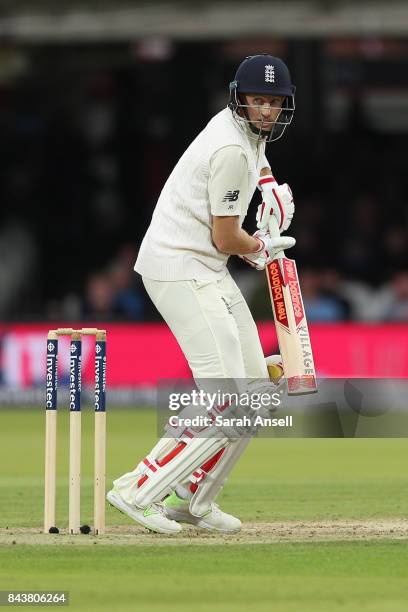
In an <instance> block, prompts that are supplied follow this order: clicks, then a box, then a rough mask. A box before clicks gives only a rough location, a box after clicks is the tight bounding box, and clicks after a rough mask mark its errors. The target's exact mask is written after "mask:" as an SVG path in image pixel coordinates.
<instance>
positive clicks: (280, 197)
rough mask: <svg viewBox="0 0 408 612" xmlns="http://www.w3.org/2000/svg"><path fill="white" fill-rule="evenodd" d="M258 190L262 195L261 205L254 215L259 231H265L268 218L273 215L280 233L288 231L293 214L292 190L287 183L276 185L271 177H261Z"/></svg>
mask: <svg viewBox="0 0 408 612" xmlns="http://www.w3.org/2000/svg"><path fill="white" fill-rule="evenodd" d="M258 188H259V189H260V191H261V193H262V204H260V205H259V206H258V212H257V214H256V220H257V226H258V228H259V229H267V228H268V223H269V217H270V216H271V215H274V216H275V218H276V220H277V222H278V225H279V230H280V232H284V231H286V230H287V229H288V227H289V225H290V224H291V222H292V219H293V215H294V213H295V204H294V202H293V195H292V190H291V188H290V187H289V185H288V184H287V183H284V184H283V185H278V183H277V182H276V181H275V179H274V178H273V176H272V175H268V176H261V178H260V179H259V181H258Z"/></svg>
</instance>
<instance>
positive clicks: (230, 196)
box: [223, 189, 239, 202]
mask: <svg viewBox="0 0 408 612" xmlns="http://www.w3.org/2000/svg"><path fill="white" fill-rule="evenodd" d="M238 196H239V189H237V190H236V191H227V193H226V194H225V196H224V199H223V202H236V201H237V200H238Z"/></svg>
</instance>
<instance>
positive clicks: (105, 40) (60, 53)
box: [0, 1, 408, 321]
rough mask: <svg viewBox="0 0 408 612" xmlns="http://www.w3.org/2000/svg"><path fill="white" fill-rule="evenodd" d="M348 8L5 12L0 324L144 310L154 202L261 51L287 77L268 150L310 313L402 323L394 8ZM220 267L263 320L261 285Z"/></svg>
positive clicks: (402, 71)
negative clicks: (282, 125)
mask: <svg viewBox="0 0 408 612" xmlns="http://www.w3.org/2000/svg"><path fill="white" fill-rule="evenodd" d="M354 4H358V6H354V7H353V5H352V4H350V3H344V2H313V3H308V2H304V3H302V2H297V3H292V2H287V3H286V4H284V5H282V4H281V3H274V2H269V3H265V2H259V3H258V2H253V3H251V4H246V3H243V2H234V3H228V2H225V3H217V4H211V3H210V4H206V5H205V6H204V5H201V4H200V3H198V4H194V5H193V6H191V4H189V3H185V2H179V3H177V2H176V3H166V2H162V3H160V6H155V3H150V4H149V5H144V4H140V3H138V2H135V3H132V5H127V6H125V5H123V6H122V5H120V3H119V4H118V3H116V4H113V3H112V2H91V1H88V2H82V3H81V2H72V3H69V4H68V3H66V4H65V3H64V2H62V3H60V4H59V5H58V9H56V8H55V6H54V5H53V4H51V3H49V2H48V3H47V2H23V1H21V2H13V3H12V2H9V3H8V2H3V3H2V6H1V12H0V172H1V175H0V200H1V213H0V283H1V284H0V286H1V292H0V319H1V320H3V321H16V320H19V321H21V320H23V321H29V320H79V319H81V320H84V319H90V320H91V319H92V320H94V321H95V320H113V321H115V320H136V321H137V320H149V319H151V318H155V317H156V314H155V312H154V310H153V309H152V307H151V305H150V304H149V302H148V300H147V298H146V297H145V294H144V290H143V287H142V286H141V282H140V280H139V277H138V276H137V275H136V274H135V273H134V272H133V264H134V260H135V258H136V255H137V249H138V246H139V245H140V242H141V240H142V238H143V235H144V233H145V231H146V229H147V226H148V224H149V220H150V217H151V214H152V211H153V208H154V206H155V202H156V199H157V196H158V194H159V193H160V190H161V188H162V186H163V184H164V182H165V180H166V178H167V176H168V174H169V172H170V171H171V169H172V167H173V165H174V164H175V163H176V161H177V159H178V157H179V156H180V154H181V153H182V152H183V150H184V149H185V147H186V146H187V145H188V144H189V143H190V141H191V140H192V139H193V138H194V137H195V136H196V134H197V133H198V132H199V131H200V130H201V129H202V128H203V127H204V125H205V124H206V122H207V121H208V120H209V119H210V118H211V116H212V115H213V114H215V113H216V112H218V111H219V110H221V109H222V108H223V107H224V106H225V105H226V103H227V95H228V94H227V92H228V83H229V81H230V80H232V78H233V76H234V72H235V69H236V67H237V65H238V64H239V63H240V61H241V60H242V59H243V58H244V57H245V56H247V55H250V54H255V53H260V52H268V53H271V54H273V55H279V56H281V57H282V58H283V59H284V60H285V61H286V62H287V63H288V65H289V67H290V70H291V73H292V78H293V81H294V83H295V84H296V85H297V96H296V104H297V110H296V113H295V120H294V123H293V124H292V126H291V127H290V128H289V129H288V131H287V132H286V135H285V137H284V138H283V139H282V140H280V141H278V142H276V143H272V144H271V145H269V147H268V150H267V155H268V158H269V160H270V162H271V166H272V170H273V172H274V174H275V176H276V177H277V179H278V180H279V181H280V182H288V183H289V184H290V185H291V187H292V189H293V191H294V194H295V203H296V215H295V220H294V223H293V229H292V230H291V231H292V233H293V235H295V237H296V239H297V245H296V247H295V249H293V253H292V252H291V255H292V254H293V256H294V257H295V258H296V260H297V263H298V266H299V268H300V274H301V283H302V288H303V295H304V300H305V305H306V309H307V312H308V317H309V320H310V321H343V320H345V321H347V320H363V321H407V320H408V259H407V236H408V207H407V200H408V198H407V194H408V172H407V145H408V6H407V5H406V3H399V2H396V3H393V2H391V3H388V4H387V6H385V7H382V5H381V4H379V3H376V2H371V3H365V2H362V3H354ZM299 5H300V6H301V7H302V10H301V11H300V12H299V8H297V9H296V6H299ZM347 7H348V8H347ZM404 7H405V10H404ZM292 8H293V10H291V9H292ZM347 11H348V12H347ZM257 203H258V202H255V201H254V202H253V203H252V205H251V207H250V210H249V214H248V218H247V224H246V229H248V230H251V231H253V230H254V229H255V224H254V218H255V210H256V204H257ZM230 261H231V263H230V268H231V270H232V273H233V275H234V277H235V278H236V279H237V281H238V283H239V284H240V286H241V288H242V290H243V292H244V294H245V295H246V297H247V300H248V302H249V304H250V306H251V308H252V310H253V312H254V314H255V316H256V318H258V319H270V305H268V304H269V299H268V297H267V295H266V293H265V282H264V275H263V274H261V273H258V274H257V273H255V272H254V271H252V270H250V269H247V268H246V267H245V266H244V265H243V264H241V263H240V262H239V260H238V259H237V258H234V257H232V258H231V260H230Z"/></svg>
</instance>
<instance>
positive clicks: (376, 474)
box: [0, 409, 408, 612]
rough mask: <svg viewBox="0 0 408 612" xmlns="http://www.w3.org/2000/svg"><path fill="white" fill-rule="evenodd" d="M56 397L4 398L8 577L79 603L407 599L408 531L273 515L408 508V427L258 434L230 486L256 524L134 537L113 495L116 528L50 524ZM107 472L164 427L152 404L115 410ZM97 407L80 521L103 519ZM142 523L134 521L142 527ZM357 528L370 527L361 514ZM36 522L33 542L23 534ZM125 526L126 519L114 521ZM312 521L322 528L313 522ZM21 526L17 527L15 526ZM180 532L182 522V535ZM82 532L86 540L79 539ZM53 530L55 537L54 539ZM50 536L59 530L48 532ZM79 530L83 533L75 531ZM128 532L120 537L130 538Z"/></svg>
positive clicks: (281, 606)
mask: <svg viewBox="0 0 408 612" xmlns="http://www.w3.org/2000/svg"><path fill="white" fill-rule="evenodd" d="M44 420H45V418H44V411H43V410H40V409H37V410H35V409H30V410H20V409H14V410H12V409H7V410H6V409H2V410H1V411H0V423H1V429H0V431H1V434H0V466H1V467H0V495H1V504H0V568H1V569H0V590H30V589H36V590H39V589H45V590H56V589H61V590H68V591H69V592H70V605H69V607H68V609H70V610H111V609H116V610H118V612H121V611H125V610H126V611H127V610H129V611H130V610H135V611H136V610H140V611H143V612H144V611H157V612H161V611H163V612H164V611H166V610H172V611H174V612H176V611H179V610H180V611H181V612H184V611H187V610H194V611H204V610H205V611H206V610H209V611H217V612H218V611H220V612H221V611H224V610H238V611H241V610H247V609H248V608H250V609H251V610H253V611H258V610H259V611H261V610H262V611H264V610H265V611H267V610H268V611H269V610H273V611H275V612H292V611H293V612H309V611H310V612H312V611H319V612H320V611H322V612H323V611H324V612H331V611H347V612H351V611H356V612H357V611H362V612H388V611H390V612H397V611H403V610H406V609H407V601H408V547H407V536H406V535H405V536H404V535H403V536H402V537H400V538H395V537H394V534H393V533H392V531H393V530H391V531H390V533H389V534H385V535H384V537H382V538H381V537H375V538H374V537H371V536H370V534H369V533H368V535H367V536H365V537H364V535H363V537H356V538H352V537H350V535H348V536H347V537H344V539H343V538H342V537H341V536H340V537H337V538H328V539H326V540H324V539H320V540H319V539H315V538H314V537H313V536H312V537H310V540H307V539H305V538H299V539H297V538H295V537H289V538H288V539H287V541H284V540H279V538H276V539H275V540H272V541H271V540H269V541H265V539H264V538H263V535H262V529H263V528H262V526H263V525H265V524H268V525H269V527H270V528H271V529H272V531H271V533H272V534H273V525H274V523H278V522H285V523H286V522H287V524H289V525H293V526H294V529H295V531H296V527H297V526H299V525H302V524H303V523H308V522H310V521H313V522H314V523H315V522H316V523H317V522H319V521H322V522H324V521H327V522H331V523H332V524H334V525H336V522H341V521H346V522H347V521H349V522H350V523H351V524H352V523H353V521H354V522H355V523H356V525H357V526H358V525H361V524H365V523H366V522H368V523H370V524H376V521H378V522H379V523H381V521H387V520H388V521H391V522H392V521H401V522H402V524H404V521H405V519H406V517H407V511H408V488H407V484H408V475H407V470H406V457H407V451H408V441H407V440H406V439H345V440H343V439H282V438H280V439H260V440H254V441H252V442H251V444H250V446H249V448H248V450H247V452H246V453H245V454H244V456H243V457H242V458H241V460H240V462H239V464H238V465H237V467H236V469H235V471H234V472H233V474H232V475H231V477H230V479H229V482H228V484H227V486H226V487H225V490H224V492H223V493H222V495H221V496H220V499H219V501H220V503H221V505H222V507H223V508H224V509H225V510H227V511H229V512H232V513H234V514H236V515H237V516H239V517H240V518H241V519H242V520H243V521H245V522H246V523H247V525H248V524H249V525H251V524H252V525H254V526H255V527H256V523H258V524H259V527H260V528H259V529H258V530H255V531H254V533H255V535H254V536H253V537H252V540H251V541H245V540H240V539H239V538H234V537H231V538H230V539H228V538H224V539H223V541H220V539H214V540H212V539H211V537H210V538H209V539H207V540H203V539H202V538H200V536H199V535H197V534H196V532H195V533H194V532H188V533H189V537H187V538H184V539H183V540H180V542H177V541H176V540H171V539H170V538H162V537H160V536H154V535H153V536H150V535H146V536H143V538H144V540H143V543H137V542H135V543H132V541H131V540H130V541H129V542H125V543H123V540H121V539H120V538H118V540H117V541H116V540H115V533H118V534H119V533H121V531H120V530H121V529H122V530H124V531H126V529H127V528H126V526H127V525H129V524H130V520H129V519H126V517H123V515H121V514H119V513H118V512H116V511H114V510H113V509H111V508H107V525H108V527H111V528H112V530H113V532H112V534H113V535H112V534H111V535H110V536H109V540H108V541H106V542H105V543H103V542H102V540H101V539H99V540H98V539H97V538H95V537H93V536H82V535H81V536H76V538H77V540H75V538H71V539H70V541H69V543H67V544H63V542H64V538H65V541H67V536H65V535H60V536H54V537H53V536H49V535H41V534H40V533H39V532H40V529H41V523H42V510H43V460H44ZM107 431H108V452H107V467H108V474H107V478H108V485H110V482H111V480H112V478H114V477H116V476H118V475H119V474H121V473H122V472H124V471H128V470H129V469H131V468H132V467H133V466H134V465H135V464H136V462H137V461H138V460H139V459H140V458H141V456H142V455H143V454H144V453H145V452H147V451H148V450H150V447H151V446H152V444H153V443H154V441H155V439H156V422H155V414H154V411H148V410H124V409H112V410H111V411H110V412H109V414H108V427H107ZM58 443H59V444H58V483H59V488H58V504H57V505H58V508H57V516H58V524H59V526H60V527H66V525H67V510H68V509H67V490H68V478H67V467H68V465H67V463H68V415H67V412H66V410H63V411H62V410H61V411H60V413H59V438H58ZM92 456H93V418H92V411H90V410H85V411H84V418H83V469H82V473H83V479H82V491H83V497H82V522H83V523H89V524H91V523H92ZM132 528H133V527H132ZM357 529H358V527H357ZM27 530H29V534H30V536H31V535H33V534H34V539H33V541H32V543H28V542H29V541H27V540H24V538H22V534H25V532H27ZM115 530H116V531H115ZM311 533H312V534H313V533H314V532H313V531H312V532H311ZM404 533H405V534H406V533H407V531H406V530H405V532H404ZM8 534H9V535H8ZM177 537H178V536H177ZM78 539H79V540H78ZM42 542H45V543H46V544H47V545H43V544H42ZM50 542H51V543H50ZM76 542H78V544H76ZM118 542H119V543H118Z"/></svg>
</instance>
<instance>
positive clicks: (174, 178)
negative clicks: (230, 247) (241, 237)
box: [135, 108, 269, 281]
mask: <svg viewBox="0 0 408 612" xmlns="http://www.w3.org/2000/svg"><path fill="white" fill-rule="evenodd" d="M244 126H245V124H242V128H241V127H240V125H238V123H237V120H236V119H234V117H233V115H232V113H231V111H230V110H229V109H228V108H226V109H224V110H222V111H221V112H220V113H218V114H217V115H215V117H213V118H212V119H211V121H210V122H209V123H208V124H207V125H206V127H205V128H204V129H203V130H202V132H200V134H199V135H198V136H197V138H195V140H193V142H192V143H191V145H190V146H189V147H188V149H187V150H186V151H185V153H184V154H183V155H182V157H181V158H180V160H179V161H178V163H177V164H176V166H175V167H174V169H173V171H172V173H171V174H170V176H169V178H168V179H167V181H166V183H165V185H164V187H163V190H162V192H161V194H160V196H159V199H158V202H157V205H156V207H155V210H154V212H153V217H152V220H151V223H150V226H149V228H148V230H147V232H146V235H145V237H144V239H143V242H142V244H141V247H140V251H139V254H138V257H137V260H136V264H135V270H136V272H139V273H140V274H141V275H142V276H145V277H146V278H150V279H152V280H163V281H177V280H192V279H196V280H219V279H221V278H223V277H224V276H225V274H226V273H227V261H228V257H229V255H226V254H225V253H221V252H220V251H218V250H217V248H216V247H215V245H214V244H213V242H212V216H213V215H214V216H227V215H231V216H234V215H239V217H240V224H241V225H242V222H243V220H244V218H245V215H246V213H247V210H248V205H249V202H250V201H251V198H252V196H253V194H254V191H255V189H256V185H257V182H258V177H259V172H260V170H261V169H262V168H263V167H265V166H269V163H268V162H267V160H266V157H265V143H264V142H262V141H261V142H259V144H258V143H257V142H256V141H255V140H251V139H250V138H248V136H247V131H246V130H247V129H248V128H247V127H246V126H245V127H244Z"/></svg>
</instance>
